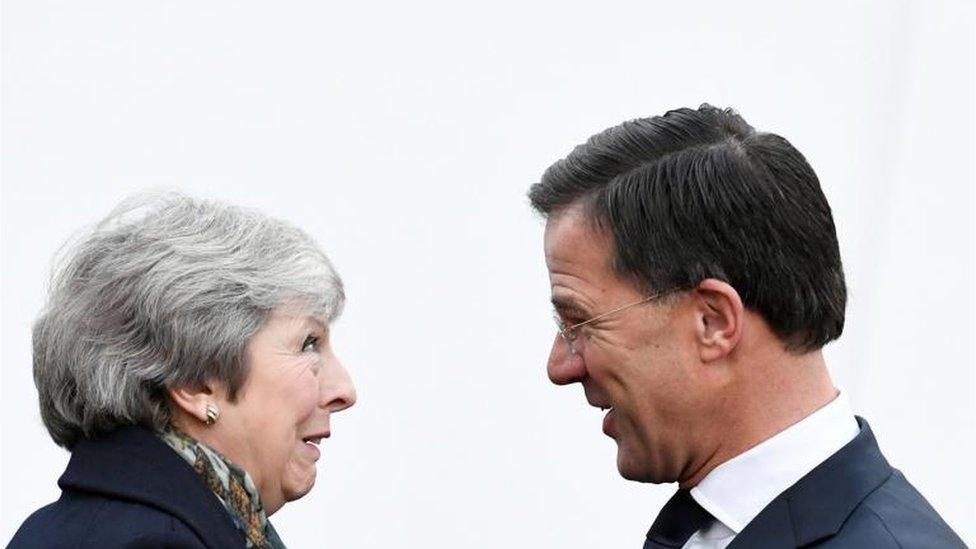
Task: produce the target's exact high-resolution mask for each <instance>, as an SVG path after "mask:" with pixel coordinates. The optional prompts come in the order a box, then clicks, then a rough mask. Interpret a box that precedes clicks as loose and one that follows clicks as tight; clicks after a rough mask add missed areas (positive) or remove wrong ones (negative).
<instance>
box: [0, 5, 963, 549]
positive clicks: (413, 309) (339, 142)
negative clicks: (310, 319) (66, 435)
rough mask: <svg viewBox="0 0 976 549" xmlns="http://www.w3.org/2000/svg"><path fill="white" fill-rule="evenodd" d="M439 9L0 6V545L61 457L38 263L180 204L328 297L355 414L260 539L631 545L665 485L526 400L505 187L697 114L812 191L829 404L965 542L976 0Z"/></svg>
mask: <svg viewBox="0 0 976 549" xmlns="http://www.w3.org/2000/svg"><path fill="white" fill-rule="evenodd" d="M462 4H464V3H462V2H456V1H450V2H442V3H437V2H429V1H422V0H417V1H412V2H386V3H377V2H343V3H338V2H336V3H328V4H326V3H324V2H309V3H285V2H260V3H258V2H252V3H245V2H196V1H193V2H185V1H167V2H136V1H118V2H104V1H102V2H94V1H89V2H46V1H38V0H9V1H5V2H4V10H3V14H2V16H3V44H2V45H3V127H2V130H3V194H2V245H3V248H2V262H3V264H2V276H3V278H2V311H3V313H2V344H3V348H2V369H0V371H2V379H0V383H2V392H0V426H2V445H3V446H2V453H0V456H2V463H0V482H2V488H0V494H2V496H0V497H2V511H0V543H4V544H5V543H6V542H7V541H8V540H9V539H10V537H11V536H12V535H13V533H14V531H15V530H16V528H17V527H18V526H19V524H20V522H21V521H22V520H23V519H24V518H25V517H26V516H27V515H28V514H29V513H30V512H31V511H32V510H34V509H36V508H37V507H39V506H40V505H42V504H45V503H47V502H50V501H52V500H54V499H55V498H56V497H57V496H58V493H59V491H58V490H57V488H56V485H55V481H56V479H57V477H58V476H59V475H60V473H61V471H62V470H63V467H64V465H65V463H66V462H67V459H68V454H67V453H65V452H64V451H62V450H60V449H58V448H57V447H55V445H54V444H53V443H52V442H51V441H50V439H49V438H48V437H47V434H46V433H45V431H44V429H43V427H42V426H41V422H40V418H39V414H38V411H37V401H36V394H35V390H34V387H33V384H32V380H31V357H30V333H29V330H30V324H31V322H32V321H33V319H34V317H35V316H36V314H37V312H38V311H39V310H40V308H41V306H42V303H43V300H44V295H45V284H46V278H47V276H48V270H49V266H50V260H51V257H52V256H53V255H54V253H55V252H56V251H57V249H58V247H59V246H60V244H61V243H62V242H63V241H64V240H65V239H66V238H68V237H69V236H70V235H72V234H73V233H74V232H75V231H77V230H78V229H79V228H80V227H82V226H84V225H86V224H90V223H93V222H95V221H97V220H98V219H99V218H100V217H102V216H103V215H105V214H106V213H107V212H108V211H109V210H110V209H111V207H112V206H113V205H114V204H116V203H117V202H118V201H119V200H121V199H122V198H123V197H124V196H126V195H128V194H130V193H132V192H134V191H136V190H139V189H143V188H148V187H156V186H160V185H171V186H177V187H180V188H182V189H184V190H186V191H188V192H191V193H193V194H195V195H197V196H202V197H211V198H219V199H224V200H227V201H232V202H235V203H238V204H244V205H249V206H255V207H258V208H260V209H261V210H263V211H265V212H267V213H270V214H273V215H276V216H279V217H282V218H285V219H287V220H289V221H291V222H293V223H295V224H297V225H298V226H300V227H302V228H304V229H306V230H307V231H308V232H310V233H311V234H312V235H313V236H314V237H315V238H316V239H317V240H318V241H319V242H320V243H321V244H322V246H323V248H324V249H325V250H326V251H327V253H328V254H329V255H330V256H331V257H332V259H333V260H334V262H335V264H336V265H337V267H338V269H339V272H340V274H341V275H342V276H343V278H344V280H345V282H346V284H347V286H348V295H349V301H348V307H347V309H346V313H345V315H344V316H343V317H342V318H341V319H340V321H339V323H338V324H337V326H336V328H335V339H336V344H337V348H338V351H339V353H340V355H341V356H342V357H343V358H344V359H345V361H346V363H347V365H348V366H349V368H350V370H351V373H352V375H353V377H354V379H355V381H356V383H357V385H358V388H359V392H360V402H359V404H358V405H357V406H356V407H355V408H353V409H352V410H349V411H347V412H343V413H342V414H341V415H339V416H337V417H336V418H334V421H333V425H334V436H333V438H332V439H331V440H329V441H328V442H327V443H326V446H325V456H324V460H323V462H322V464H321V465H320V475H319V481H318V484H317V486H316V488H315V490H314V491H313V492H312V494H311V495H309V496H307V497H306V498H304V499H302V500H300V501H297V502H294V503H291V504H289V505H288V506H286V507H285V508H284V509H283V510H282V511H280V512H279V513H278V514H276V515H275V516H274V517H273V520H274V522H275V524H276V526H277V528H278V529H279V531H280V532H281V533H282V536H283V538H284V539H285V541H286V542H287V543H289V545H290V546H292V547H297V548H304V547H349V548H373V547H426V548H448V547H452V548H453V547H480V548H488V547H601V548H603V547H608V548H615V547H639V546H640V544H641V543H642V542H643V537H644V532H645V530H646V528H647V527H648V526H649V525H650V522H651V520H652V518H653V517H654V515H655V514H656V511H657V509H658V508H659V507H660V505H661V504H663V502H664V501H665V500H666V499H667V497H668V496H669V495H670V493H671V492H672V491H673V486H653V485H643V484H637V483H630V482H627V481H624V480H622V479H620V478H619V477H618V476H617V473H616V468H615V458H614V456H615V446H614V444H613V442H612V441H611V440H609V439H607V438H605V437H604V436H603V435H602V434H601V432H600V422H601V414H600V413H599V412H598V411H596V410H594V409H592V408H589V407H587V406H586V405H585V402H584V400H583V398H582V394H581V391H580V389H579V387H578V386H573V387H571V388H557V387H554V386H552V385H550V384H549V383H548V381H547V379H546V377H545V370H544V361H545V358H546V356H547V353H548V349H549V345H550V342H551V340H552V338H553V334H554V331H553V326H552V324H551V320H550V317H549V306H548V304H547V303H548V283H547V277H546V271H545V267H544V264H543V257H542V250H541V237H542V223H541V221H540V220H539V219H538V218H536V217H535V216H534V215H533V214H532V213H531V212H530V209H529V207H528V205H527V201H526V199H525V197H524V196H525V195H524V193H525V191H526V189H527V187H528V186H529V185H530V184H531V183H533V182H535V181H537V180H538V179H539V176H540V175H541V173H542V171H543V170H544V169H545V168H546V167H547V166H548V165H549V164H550V163H551V162H553V161H555V160H556V159H558V158H559V157H561V156H563V155H565V154H566V153H567V152H569V150H570V149H571V148H572V147H573V146H574V145H576V144H578V143H580V142H582V141H583V140H585V139H586V138H587V137H588V136H590V135H591V134H593V133H595V132H597V131H600V130H602V129H604V128H605V127H608V126H612V125H615V124H617V123H619V122H621V121H623V120H625V119H628V118H634V117H638V116H648V115H655V114H661V113H663V112H664V111H666V110H668V109H670V108H673V107H678V106H697V105H698V104H699V103H701V102H703V101H708V102H711V103H713V104H715V105H719V106H734V107H736V108H738V109H739V110H740V111H741V113H742V114H743V116H744V117H745V118H746V119H747V120H748V121H749V122H751V123H752V124H753V125H755V126H756V127H758V128H760V129H765V130H769V131H774V132H777V133H780V134H782V135H784V136H786V137H787V138H788V139H790V140H791V141H792V142H793V143H794V144H795V145H796V146H797V147H798V148H799V149H800V150H801V151H802V152H803V153H804V154H805V155H806V156H807V158H808V159H809V161H810V162H811V164H812V165H813V166H814V168H815V170H816V171H817V173H818V174H819V176H820V179H821V181H822V184H823V187H824V190H825V192H826V194H827V197H828V199H829V200H830V202H831V204H832V205H833V209H834V215H835V219H836V222H837V226H838V230H839V238H840V242H841V251H842V255H843V259H844V262H845V267H846V272H847V277H848V283H849V288H850V302H849V306H848V314H847V327H846V330H845V333H844V336H843V338H842V339H841V340H840V341H839V342H837V343H835V344H832V345H830V346H829V347H828V348H827V351H826V354H827V357H828V361H829V363H830V365H831V369H832V371H833V374H834V377H835V381H836V383H837V385H838V386H839V387H842V388H843V389H845V390H846V391H847V392H848V394H849V395H850V397H851V399H852V401H853V404H854V407H855V409H856V411H857V412H858V413H859V414H861V415H864V416H866V417H867V418H868V419H869V420H870V421H871V422H872V425H873V427H874V429H875V432H876V434H877V435H878V438H879V441H880V444H881V446H882V449H883V450H884V452H885V453H886V455H887V456H888V458H889V460H890V461H891V462H892V463H893V464H894V465H895V466H896V467H899V468H900V469H902V470H903V471H904V472H905V474H906V475H907V477H908V478H909V479H910V480H911V481H912V482H913V483H914V484H915V485H916V486H917V487H918V488H919V490H920V491H921V492H922V493H923V494H925V495H926V496H927V497H928V498H929V500H930V501H931V502H932V504H933V505H934V506H935V508H936V509H937V510H938V511H940V512H941V513H942V514H943V516H944V517H945V518H946V520H947V521H948V522H949V523H950V524H951V525H952V526H953V527H954V528H955V529H956V531H957V532H959V533H960V535H962V536H963V538H964V539H965V540H966V541H967V543H969V544H974V545H976V514H974V496H973V494H974V493H976V476H974V467H973V464H974V462H976V435H974V433H976V408H974V391H976V380H974V346H973V336H974V265H973V264H974V224H973V213H974V192H973V191H974V164H973V152H974V131H973V130H974V108H973V107H974V84H973V80H974V78H973V74H974V42H973V7H972V4H971V3H969V2H965V1H958V2H952V1H925V2H922V1H904V0H895V1H880V0H879V1H875V2H847V1H837V2H816V3H804V6H799V5H793V4H798V3H793V2H790V3H786V2H780V3H774V2H714V3H711V4H706V5H705V7H698V8H690V7H689V8H682V7H676V4H678V3H677V2H653V3H652V2H636V3H633V4H624V3H613V2H585V3H580V4H575V3H571V2H567V1H558V2H545V3H543V2H539V3H529V2H504V1H497V2H490V3H488V2H486V3H481V4H479V5H462ZM695 4H700V3H695ZM787 4H790V5H787Z"/></svg>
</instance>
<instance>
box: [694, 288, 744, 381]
mask: <svg viewBox="0 0 976 549" xmlns="http://www.w3.org/2000/svg"><path fill="white" fill-rule="evenodd" d="M694 291H695V294H696V297H697V299H696V305H695V306H696V307H697V310H696V311H695V312H696V314H697V326H696V328H697V334H696V338H697V340H698V345H699V349H700V353H701V361H702V362H704V363H709V362H712V361H715V360H718V359H720V358H723V357H725V356H727V355H728V354H729V353H731V352H732V350H733V349H735V347H736V345H738V344H739V340H740V339H741V338H742V328H743V322H744V321H745V308H744V307H743V305H742V298H740V297H739V292H737V291H735V288H733V287H732V286H730V285H729V284H728V283H726V282H722V281H721V280H717V279H714V278H706V279H705V280H702V281H701V282H700V283H699V284H698V286H697V287H696V288H695V290H694Z"/></svg>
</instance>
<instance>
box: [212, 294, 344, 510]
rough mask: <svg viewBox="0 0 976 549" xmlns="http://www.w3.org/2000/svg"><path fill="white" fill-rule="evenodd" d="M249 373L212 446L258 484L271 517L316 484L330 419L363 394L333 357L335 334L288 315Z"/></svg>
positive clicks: (226, 406)
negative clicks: (318, 465)
mask: <svg viewBox="0 0 976 549" xmlns="http://www.w3.org/2000/svg"><path fill="white" fill-rule="evenodd" d="M247 360H248V364H249V366H250V372H249V374H248V377H247V379H246V380H245V382H244V385H243V387H242V388H241V390H240V391H239V392H238V394H237V399H236V402H233V403H232V402H229V401H226V400H223V401H222V402H220V403H219V407H220V412H221V414H220V418H219V419H218V420H217V422H216V423H215V424H214V425H213V426H211V427H209V428H207V431H209V432H208V434H210V435H212V436H210V437H207V438H208V439H211V440H214V441H215V442H218V441H219V442H218V443H216V444H215V447H216V449H217V450H218V451H221V452H222V453H224V455H226V456H227V457H228V458H229V459H230V460H231V461H233V462H234V463H236V464H237V465H239V466H241V467H242V468H243V469H244V470H245V471H247V472H248V474H250V475H251V478H252V479H253V480H254V483H255V485H256V486H257V488H258V491H259V492H260V493H261V501H262V504H263V505H264V507H265V510H266V512H267V513H268V514H271V513H273V512H275V511H276V510H278V508H280V507H281V506H282V505H283V504H284V503H285V502H286V501H292V500H295V499H298V498H300V497H302V496H304V495H305V494H307V493H308V492H309V490H311V489H312V485H313V484H315V464H316V462H317V461H318V460H319V457H320V449H319V446H320V443H321V442H322V441H323V439H325V438H328V437H329V435H330V434H331V427H330V425H329V417H330V415H331V414H332V413H333V412H338V411H339V410H344V409H346V408H348V407H350V406H352V405H353V404H354V403H355V402H356V390H355V389H354V388H353V384H352V380H351V379H350V378H349V374H348V373H347V372H346V370H345V368H344V367H343V366H342V363H341V362H339V359H338V358H336V356H335V354H334V353H333V352H332V346H331V344H330V342H329V327H328V326H327V325H325V324H323V323H321V322H320V321H319V320H317V319H316V318H314V317H311V316H296V315H291V314H287V313H285V312H282V311H276V312H275V313H273V314H272V315H271V317H270V318H269V320H268V322H267V324H265V326H264V327H263V328H262V329H261V330H260V331H259V332H258V333H256V334H255V335H254V336H253V337H252V338H251V341H250V343H249V344H248V347H247Z"/></svg>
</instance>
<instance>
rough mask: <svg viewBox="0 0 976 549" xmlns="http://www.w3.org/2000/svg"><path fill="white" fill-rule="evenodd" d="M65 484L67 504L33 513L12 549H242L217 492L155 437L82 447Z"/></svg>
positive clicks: (137, 434) (114, 437)
mask: <svg viewBox="0 0 976 549" xmlns="http://www.w3.org/2000/svg"><path fill="white" fill-rule="evenodd" d="M58 485H59V486H60V487H61V489H62V494H61V498H60V499H59V500H58V501H56V502H54V503H52V504H50V505H47V506H46V507H43V508H41V509H39V510H38V511H36V512H35V513H34V514H32V515H31V516H30V517H29V518H28V519H27V520H26V521H25V522H24V524H23V525H22V526H21V528H20V530H18V532H17V534H16V535H15V537H14V539H13V541H12V542H11V547H15V548H20V547H205V546H206V547H235V546H242V547H243V539H244V538H243V536H242V535H241V534H240V532H239V531H238V530H237V528H236V527H235V526H234V523H233V521H232V520H231V519H230V517H229V515H228V514H227V512H226V510H225V509H224V508H223V506H222V505H221V503H220V502H219V500H217V498H216V496H214V495H213V492H211V491H210V489H209V488H208V487H207V485H206V484H205V483H204V481H203V480H202V479H201V478H200V476H199V475H198V474H197V473H196V472H195V471H194V470H193V468H192V467H190V465H189V464H187V462H186V461H185V460H184V459H183V458H181V457H180V456H178V455H177V454H176V453H175V452H174V451H173V450H172V449H171V448H170V447H169V446H167V445H166V444H165V443H164V442H163V441H161V440H159V438H158V437H157V436H156V435H155V434H153V433H152V432H151V431H147V430H145V429H142V428H138V427H126V428H122V429H119V430H117V431H115V432H112V433H110V434H108V435H106V436H104V437H100V438H98V439H92V440H86V441H83V442H82V443H79V444H78V445H77V446H76V447H75V448H73V449H72V455H71V459H70V460H69V463H68V467H67V469H66V470H65V472H64V474H63V475H62V476H61V478H60V479H59V481H58Z"/></svg>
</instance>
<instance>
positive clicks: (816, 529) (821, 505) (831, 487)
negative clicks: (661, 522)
mask: <svg viewBox="0 0 976 549" xmlns="http://www.w3.org/2000/svg"><path fill="white" fill-rule="evenodd" d="M857 423H858V427H860V432H859V433H858V434H857V436H856V437H854V440H852V441H850V442H849V443H847V445H845V446H844V447H843V448H841V449H840V450H838V451H837V453H835V454H834V455H832V456H830V457H829V458H827V460H826V461H824V462H823V463H821V464H820V465H818V466H817V467H816V468H815V469H813V470H812V471H810V472H809V473H807V474H806V476H804V477H803V478H801V479H800V480H798V481H797V482H796V484H794V485H793V486H791V487H790V488H788V489H787V490H786V491H784V492H783V493H782V494H780V495H779V496H777V497H776V499H774V500H773V501H772V502H771V503H770V504H769V505H767V506H766V508H764V509H763V510H762V511H761V512H760V513H759V515H757V516H756V518H755V519H753V520H752V522H750V523H749V524H747V525H746V527H745V528H744V529H743V530H742V531H741V532H739V534H738V535H737V536H736V537H735V539H734V540H733V541H732V543H731V544H729V549H739V548H746V547H756V548H760V549H762V548H767V547H768V548H772V547H802V546H804V545H807V544H810V543H813V542H815V541H817V540H820V539H823V538H826V537H829V536H832V535H834V534H836V533H837V532H838V531H839V530H840V527H841V526H842V525H843V524H844V521H845V520H846V519H847V517H848V516H850V514H851V513H852V512H853V511H854V509H855V508H857V506H858V505H859V504H860V503H861V501H863V500H864V498H866V497H867V496H868V494H870V493H871V492H872V491H874V490H875V489H876V488H877V487H878V486H880V485H881V484H882V483H883V482H884V481H885V480H887V479H888V477H890V476H891V474H892V472H893V471H894V470H893V469H892V468H891V466H890V465H888V462H887V461H885V459H884V456H882V455H881V450H879V449H878V443H877V441H876V440H875V438H874V434H873V433H872V432H871V427H870V426H869V425H868V423H867V421H865V420H864V419H863V418H860V417H858V418H857Z"/></svg>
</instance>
